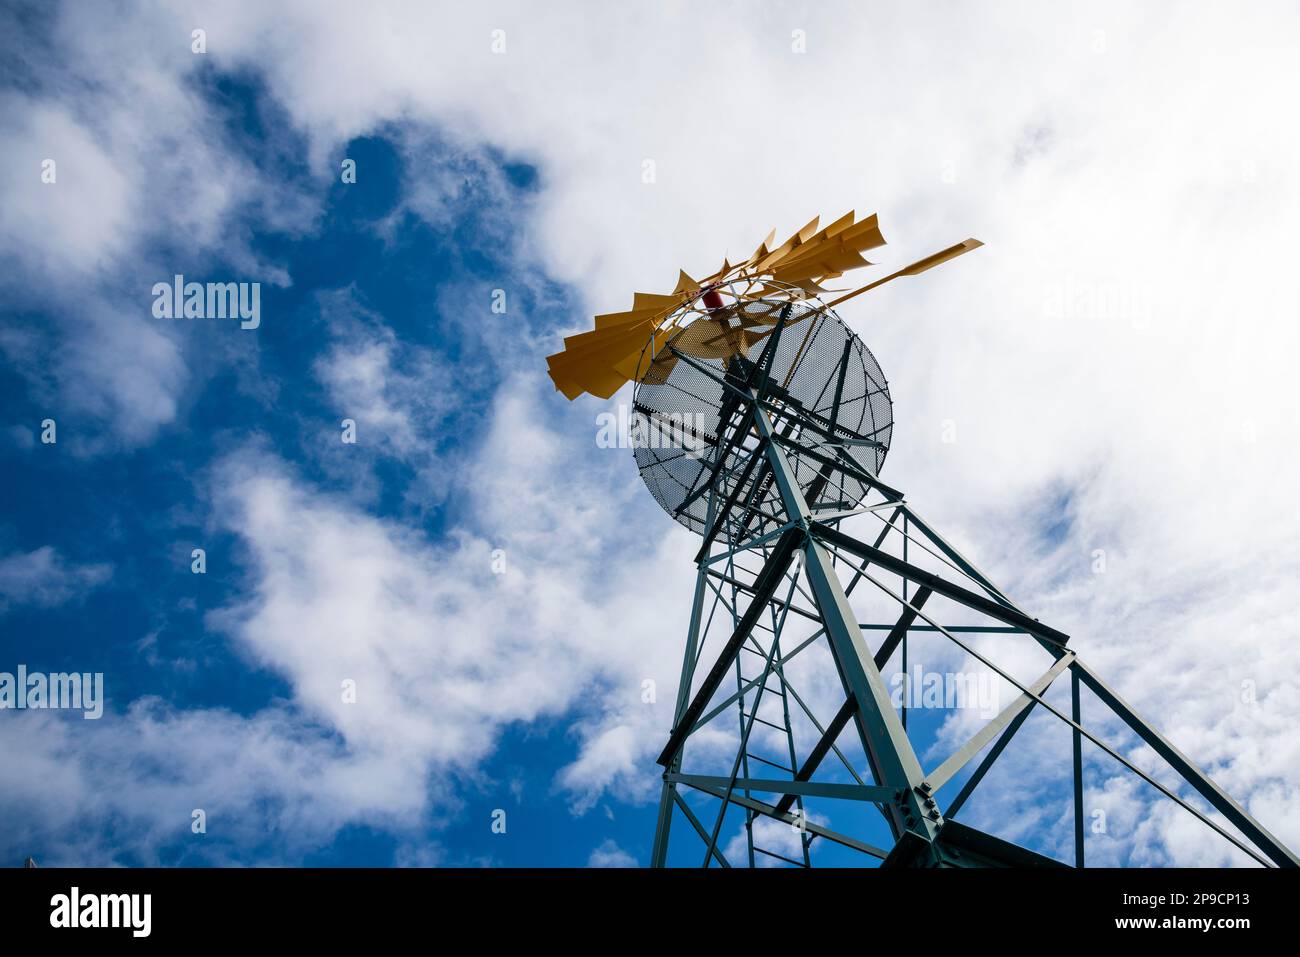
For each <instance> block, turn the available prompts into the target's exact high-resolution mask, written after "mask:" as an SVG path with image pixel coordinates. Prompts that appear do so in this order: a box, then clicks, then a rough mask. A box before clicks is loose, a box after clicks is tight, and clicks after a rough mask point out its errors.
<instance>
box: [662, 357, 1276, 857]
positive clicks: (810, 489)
mask: <svg viewBox="0 0 1300 957" xmlns="http://www.w3.org/2000/svg"><path fill="white" fill-rule="evenodd" d="M778 336H779V331H778ZM776 339H777V336H774V337H773V342H772V343H771V349H770V352H772V353H774V352H775V350H776V348H777V346H776ZM844 355H845V357H846V358H845V364H847V362H848V358H847V357H848V355H849V349H848V348H847V347H846V348H845V351H844ZM676 358H677V360H678V361H679V362H683V363H690V364H693V365H694V366H695V367H696V368H697V370H698V373H699V375H701V376H707V377H709V378H710V379H712V380H714V384H715V385H716V386H717V387H718V388H720V389H721V390H722V391H723V394H725V396H726V399H725V401H724V402H723V405H722V409H721V410H720V416H719V423H718V428H717V431H716V434H710V435H703V436H700V435H696V436H694V437H693V442H694V445H693V446H692V449H691V450H690V452H691V454H693V455H695V456H697V457H699V456H700V455H703V456H704V458H703V461H705V462H707V464H708V466H709V468H708V469H707V470H706V471H705V473H704V474H703V477H702V480H701V481H698V482H697V483H695V484H694V487H692V488H691V489H690V490H689V494H688V495H687V496H686V502H685V504H683V506H682V507H683V508H685V507H686V506H687V505H692V504H693V503H695V502H697V501H699V500H703V501H704V502H706V503H707V510H706V514H707V520H706V526H707V527H706V530H705V532H704V542H703V546H702V548H701V549H700V552H699V554H698V556H697V565H698V574H697V577H696V584H695V593H694V601H693V604H692V610H691V618H690V625H689V629H688V633H687V640H686V648H685V657H684V662H683V666H682V677H681V681H680V684H679V690H678V695H677V699H676V705H675V710H674V721H673V727H672V730H671V732H670V734H669V736H668V741H667V743H666V744H665V746H664V748H663V751H662V753H661V754H660V755H659V758H658V761H659V763H660V764H661V765H662V766H663V768H664V783H663V788H662V792H661V796H660V803H659V815H658V825H657V830H656V835H655V841H654V847H653V852H652V860H651V863H652V865H653V866H657V867H662V866H666V865H670V864H672V865H677V864H684V865H690V866H704V867H710V866H721V867H731V866H744V865H748V866H761V865H777V866H798V867H807V866H812V865H813V864H814V862H816V863H819V864H821V863H827V864H832V865H848V864H852V863H855V862H856V863H865V864H877V865H879V866H884V867H992V866H999V867H1054V866H1055V867H1059V866H1070V865H1073V866H1077V867H1082V866H1084V864H1085V844H1086V843H1087V842H1086V840H1085V835H1086V834H1087V833H1093V834H1103V833H1108V823H1107V821H1106V820H1105V819H1106V814H1107V810H1106V808H1107V806H1110V807H1112V808H1113V806H1114V805H1113V802H1110V801H1108V800H1107V799H1106V795H1105V793H1104V792H1103V789H1102V788H1101V785H1102V784H1103V783H1104V781H1105V780H1106V779H1107V775H1108V771H1110V770H1113V771H1115V772H1116V773H1118V774H1131V775H1132V776H1134V778H1135V779H1136V780H1137V781H1139V782H1142V785H1144V786H1145V792H1143V791H1141V790H1139V791H1138V792H1133V791H1129V792H1126V794H1127V795H1128V797H1127V800H1130V801H1132V800H1133V796H1134V794H1135V793H1136V794H1137V800H1139V801H1141V802H1143V803H1142V804H1141V805H1140V806H1141V807H1144V808H1145V807H1146V804H1145V797H1143V793H1145V795H1146V796H1147V797H1150V798H1152V799H1154V800H1158V801H1161V802H1166V801H1167V802H1171V803H1169V804H1168V805H1167V806H1168V807H1170V808H1173V809H1175V810H1176V809H1177V808H1181V809H1182V810H1181V811H1179V812H1178V813H1182V812H1186V813H1188V814H1190V815H1192V816H1193V817H1195V818H1196V819H1197V820H1199V821H1200V822H1201V824H1202V825H1204V827H1206V828H1207V829H1209V831H1210V832H1213V833H1214V834H1217V835H1218V837H1219V838H1221V839H1222V840H1224V841H1226V842H1227V843H1228V844H1229V845H1231V846H1232V847H1235V848H1236V849H1237V850H1238V851H1240V854H1241V858H1242V860H1243V861H1244V862H1249V861H1251V860H1253V861H1254V862H1256V863H1259V864H1262V865H1266V866H1284V867H1291V866H1296V865H1297V864H1300V861H1298V860H1297V858H1296V856H1295V855H1294V854H1293V853H1292V852H1291V851H1290V850H1288V849H1287V848H1286V847H1285V846H1284V845H1283V844H1282V843H1281V842H1280V841H1279V840H1278V839H1277V838H1275V837H1274V836H1273V835H1272V834H1270V833H1269V832H1268V831H1267V830H1265V829H1264V827H1263V826H1262V825H1260V824H1259V822H1257V821H1256V820H1255V819H1254V818H1253V817H1252V816H1251V815H1250V814H1248V813H1247V812H1246V811H1245V810H1244V809H1243V808H1242V807H1241V806H1240V805H1238V804H1237V802H1236V801H1234V800H1233V799H1232V798H1231V797H1230V796H1229V795H1228V794H1227V793H1225V792H1224V791H1223V790H1222V789H1220V788H1219V787H1218V786H1217V785H1216V784H1215V783H1214V782H1213V781H1211V780H1210V778H1209V777H1208V776H1207V775H1206V774H1205V773H1204V772H1202V771H1201V770H1200V769H1199V768H1198V767H1197V766H1196V765H1195V764H1193V762H1192V761H1191V760H1189V759H1188V758H1187V756H1186V755H1184V754H1183V753H1182V752H1181V751H1179V750H1178V749H1177V748H1176V747H1175V746H1174V745H1173V744H1171V743H1170V742H1169V741H1168V740H1167V739H1165V738H1164V737H1163V736H1162V735H1161V734H1160V733H1159V732H1158V731H1157V730H1155V728H1153V727H1152V726H1151V725H1150V724H1148V723H1147V722H1146V721H1145V720H1143V719H1142V718H1141V717H1140V716H1139V715H1138V714H1137V712H1136V711H1135V710H1134V709H1133V708H1132V707H1131V706H1130V705H1129V704H1128V703H1127V702H1125V701H1124V700H1123V698H1121V697H1120V695H1119V694H1118V693H1117V692H1116V691H1115V690H1114V689H1112V688H1111V687H1110V686H1109V685H1108V684H1106V683H1105V682H1104V681H1103V680H1102V679H1101V678H1100V677H1099V676H1098V675H1097V674H1096V673H1095V672H1094V671H1093V670H1091V669H1090V668H1089V667H1088V666H1087V665H1085V664H1084V663H1083V662H1082V661H1081V660H1080V659H1079V657H1078V656H1077V654H1076V653H1075V651H1074V650H1073V649H1072V648H1071V647H1070V639H1069V636H1068V635H1066V634H1064V633H1063V632H1061V631H1059V630H1057V629H1055V628H1053V627H1051V626H1049V625H1046V624H1043V623H1042V622H1040V621H1039V620H1038V619H1036V618H1035V617H1033V616H1032V615H1031V614H1030V613H1028V612H1027V611H1025V610H1024V609H1022V608H1021V607H1020V606H1018V605H1017V604H1016V603H1015V602H1014V601H1013V600H1012V599H1011V598H1010V597H1009V596H1008V595H1007V594H1005V593H1004V592H1003V591H1002V590H1001V589H999V588H998V586H996V585H995V584H994V583H993V582H992V581H991V580H990V579H989V578H988V576H986V575H985V574H984V573H983V572H981V571H980V570H979V569H978V568H977V567H976V566H975V565H974V564H973V563H972V562H971V561H970V560H968V559H967V558H966V557H965V556H963V555H962V554H961V553H960V552H959V551H958V550H957V549H956V548H954V547H953V546H952V545H951V544H949V543H948V542H947V541H945V540H944V539H943V537H941V536H940V535H939V534H938V532H937V531H936V530H935V529H934V528H933V527H932V526H931V525H930V524H929V523H928V522H927V521H926V520H925V519H924V518H923V517H922V516H921V515H920V514H918V513H917V511H916V510H915V509H914V508H913V507H912V505H911V504H910V503H909V502H908V501H907V500H906V498H905V497H904V495H903V493H902V492H900V491H898V490H897V489H894V488H892V487H890V486H888V485H886V484H885V483H884V482H882V481H881V480H880V479H879V477H878V476H877V475H876V474H873V473H872V472H871V471H870V470H868V469H865V468H863V466H862V464H861V460H860V457H855V456H851V455H849V454H846V452H847V451H849V450H851V449H853V448H854V447H857V446H861V445H862V444H864V443H870V442H872V437H871V436H870V435H864V434H861V433H858V432H854V431H852V430H850V429H846V428H844V427H843V426H842V425H840V424H839V423H838V422H837V416H836V410H838V408H839V407H840V395H839V391H840V390H842V388H843V371H841V381H840V385H839V386H838V388H837V391H836V394H835V402H834V404H833V406H832V407H831V411H829V412H826V411H822V412H816V411H813V409H812V408H810V407H809V406H808V405H807V404H805V403H804V402H801V401H800V400H799V399H798V398H796V397H795V396H794V395H792V394H791V393H790V392H788V391H787V390H786V389H785V388H784V387H783V384H782V383H780V382H778V381H776V379H775V378H774V377H773V376H772V375H771V374H770V368H771V359H770V357H769V353H766V352H765V354H764V358H761V359H760V360H759V361H757V362H751V361H748V360H746V359H745V358H743V357H740V356H737V357H734V358H733V359H732V360H731V362H730V364H729V366H728V368H727V371H726V374H725V376H723V375H720V374H718V373H717V372H716V370H714V369H712V368H710V367H708V366H706V365H705V364H703V363H698V362H696V361H695V360H693V359H692V358H691V357H690V356H687V355H685V354H682V355H678V356H676ZM764 359H766V362H765V361H764ZM700 443H703V445H701V444H700ZM701 449H703V451H702V452H701ZM863 488H866V489H867V490H868V493H867V495H866V497H865V498H862V497H861V496H860V494H859V493H860V491H861V490H862V489H863ZM850 524H852V525H853V527H855V528H856V527H865V528H867V529H868V533H867V534H865V535H864V534H861V533H860V532H859V533H857V534H852V533H850V532H849V531H848V528H849V526H850ZM909 660H910V663H911V664H912V665H913V666H914V667H913V668H912V669H911V670H910V671H909ZM918 663H919V664H918ZM921 665H925V666H926V667H921ZM895 669H898V670H897V671H895ZM918 669H919V670H920V673H921V674H922V675H924V676H927V677H929V676H936V675H937V676H938V677H939V678H940V679H943V678H945V677H948V678H954V679H955V682H956V684H957V690H956V692H955V693H954V692H953V689H952V688H951V687H942V688H941V690H942V692H943V700H944V704H945V705H948V707H942V706H941V707H937V708H936V707H930V706H928V704H931V703H932V702H927V701H926V698H925V695H926V693H928V692H930V691H934V690H935V689H933V688H925V689H918V688H916V687H914V686H913V685H915V684H916V682H913V681H912V675H913V674H915V673H916V672H917V670H918ZM886 673H889V674H891V675H892V678H891V680H890V681H888V682H887V681H886V678H885V674H886ZM935 683H936V684H938V685H940V686H942V685H943V681H942V680H939V681H937V682H935ZM963 685H964V687H965V694H964V698H963V694H962V691H961V688H962V686H963ZM986 688H987V689H996V693H993V694H990V695H983V694H981V692H982V691H983V690H984V689H986ZM917 691H921V692H922V693H921V694H920V695H918V694H917V693H916V692H917ZM972 696H974V699H975V700H974V706H972ZM918 699H919V700H918ZM1085 702H1086V704H1087V708H1088V711H1089V712H1090V713H1089V715H1088V718H1089V720H1088V721H1087V722H1085V721H1084V717H1083V713H1084V705H1085ZM963 704H964V706H963ZM954 705H955V706H954ZM1031 718H1033V719H1034V721H1033V722H1030V719H1031ZM1027 724H1030V725H1031V726H1030V727H1028V728H1026V725H1027ZM850 726H851V730H850ZM909 726H910V727H909ZM1017 735H1019V736H1020V737H1019V739H1018V740H1015V739H1017ZM1067 738H1068V744H1067V741H1066V739H1067ZM918 741H925V742H928V743H927V744H926V745H925V747H923V748H922V749H921V750H920V751H918V745H917V742H918ZM1013 745H1023V746H1024V747H1023V749H1021V750H1023V753H1019V754H1017V752H1018V748H1017V747H1014V746H1013ZM1142 745H1145V748H1146V749H1149V752H1148V751H1145V750H1143V748H1142V747H1141V746H1142ZM1085 756H1086V758H1087V762H1086V764H1085ZM999 771H1002V772H1004V773H1001V774H1000V773H999ZM1085 771H1086V772H1088V774H1087V775H1086V774H1085ZM1089 777H1091V779H1092V780H1093V781H1094V782H1096V784H1097V785H1098V788H1097V790H1096V791H1095V794H1094V795H1093V797H1094V798H1095V802H1094V801H1093V799H1092V798H1090V799H1089V800H1085V795H1086V794H1088V793H1089V792H1088V789H1087V787H1086V783H1087V780H1088V778H1089ZM985 794H987V795H988V798H987V800H984V801H979V802H976V805H975V806H974V810H975V811H976V812H977V813H978V814H979V815H980V816H979V817H978V818H977V820H978V821H979V823H980V824H981V825H982V826H981V827H975V826H972V825H971V824H968V823H966V822H965V821H958V820H956V817H957V815H958V814H959V813H962V812H963V809H965V808H966V807H967V805H968V804H969V803H970V802H971V800H972V798H975V797H976V796H981V797H983V796H984V795H985ZM1090 803H1097V804H1098V807H1096V808H1092V807H1090ZM1110 813H1112V814H1114V813H1115V812H1114V811H1113V810H1112V811H1111V812H1110ZM995 831H997V832H999V833H1000V834H1002V835H1005V836H999V835H998V834H995V833H994V832H995ZM1071 832H1072V833H1071ZM1024 844H1035V845H1036V847H1035V848H1034V849H1031V848H1029V847H1026V846H1023V845H1024ZM1112 847H1113V845H1112ZM1103 850H1105V851H1106V852H1107V853H1110V851H1109V849H1107V848H1103ZM1107 853H1103V855H1102V857H1103V860H1104V861H1105V862H1106V863H1108V864H1111V863H1117V862H1118V861H1116V860H1114V859H1112V858H1110V857H1108V856H1107Z"/></svg>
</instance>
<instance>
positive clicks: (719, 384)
mask: <svg viewBox="0 0 1300 957" xmlns="http://www.w3.org/2000/svg"><path fill="white" fill-rule="evenodd" d="M787 306H789V307H790V309H791V312H790V314H789V316H788V317H787V319H786V321H785V324H784V326H783V328H782V330H781V333H780V335H779V336H778V337H777V346H776V350H775V355H774V356H773V357H772V362H771V369H770V373H769V374H768V376H767V382H768V383H770V384H771V386H774V387H775V388H773V389H771V391H770V396H769V402H770V404H771V406H772V407H771V409H770V410H769V413H768V414H769V418H770V419H771V421H772V424H773V428H774V431H775V432H776V433H777V434H778V435H780V436H781V437H782V439H783V447H784V448H785V453H786V457H787V459H788V460H789V462H790V464H791V465H792V467H793V469H794V472H795V476H796V477H797V479H798V482H799V485H800V487H801V488H802V489H803V492H804V496H805V498H807V499H808V501H809V505H810V506H811V507H812V508H813V509H814V510H819V509H821V510H828V511H829V510H834V509H836V508H839V509H848V508H852V507H853V506H855V505H857V504H858V503H859V502H861V501H862V499H863V498H865V497H866V494H867V491H868V490H869V488H870V486H869V484H868V483H866V482H864V481H863V480H862V479H860V478H855V477H853V476H852V475H851V474H845V472H844V470H842V469H839V468H834V467H829V466H828V460H829V461H834V462H836V463H843V464H845V465H847V466H849V471H850V472H852V471H853V469H855V468H856V469H858V470H861V471H864V472H866V473H868V474H870V475H875V474H878V473H879V471H880V469H881V467H882V466H883V465H884V462H885V454H886V453H887V452H888V450H889V443H890V439H891V437H892V433H893V421H894V420H893V407H892V403H891V400H890V397H889V386H888V383H886V381H885V376H884V373H882V372H881V369H880V365H879V363H877V362H876V359H875V357H874V356H873V355H872V354H871V352H870V350H869V349H867V347H866V346H865V345H864V344H863V343H862V340H860V339H859V338H858V337H857V336H855V335H854V334H853V332H852V331H851V330H850V329H849V328H848V327H847V326H846V325H844V323H843V322H842V321H841V320H840V318H839V317H838V316H836V315H835V314H834V313H833V312H830V311H818V308H817V304H816V303H813V304H809V303H806V302H794V303H789V302H786V301H782V300H769V299H754V300H743V299H739V300H737V301H735V302H733V303H732V304H731V305H728V306H726V307H725V308H721V309H718V310H716V311H715V312H713V313H712V314H711V315H710V316H709V317H708V318H699V319H696V320H695V321H694V322H692V323H691V324H690V325H688V326H686V327H685V328H684V329H682V330H680V331H678V332H676V333H674V334H673V336H672V338H671V339H670V340H669V341H668V343H667V344H665V345H662V346H661V347H660V349H659V351H658V352H657V353H656V354H655V356H654V358H653V362H651V363H650V368H649V371H648V374H647V375H646V376H645V377H644V378H643V379H642V381H641V383H640V385H638V387H637V390H636V393H635V396H634V399H633V402H634V414H633V418H632V423H633V424H632V429H631V438H632V444H633V448H634V450H635V455H636V461H637V467H638V469H639V470H640V472H641V477H642V479H644V481H645V483H646V486H647V487H648V488H649V489H650V493H651V494H652V495H653V496H654V497H655V500H656V501H658V502H659V504H660V505H661V506H663V508H664V510H665V511H666V512H668V514H669V515H671V516H672V517H673V518H675V519H676V520H677V521H679V522H681V523H682V524H683V525H685V526H686V527H687V528H689V529H691V530H692V531H695V532H699V533H700V534H704V533H705V531H706V530H707V529H708V528H709V526H710V524H711V521H710V516H711V512H710V509H711V508H712V509H713V513H712V515H713V518H714V519H715V520H716V519H717V517H718V514H719V513H720V512H721V511H722V509H723V507H724V505H725V504H726V503H728V502H730V503H731V505H730V508H729V509H728V514H727V515H726V516H725V517H723V520H722V524H721V526H720V532H719V538H720V539H721V540H723V541H727V540H731V541H736V542H739V541H742V540H744V539H747V538H750V537H753V536H756V535H762V534H766V532H767V531H768V530H770V529H771V528H773V527H774V526H775V525H776V524H780V523H783V522H784V521H786V520H787V517H786V515H785V509H784V508H783V506H782V502H781V498H780V495H779V492H778V490H777V489H776V487H775V485H774V482H773V477H772V474H771V472H770V470H768V469H767V468H766V466H765V464H764V463H762V462H761V461H756V462H755V463H754V466H752V467H750V468H749V469H746V468H745V466H746V465H747V464H748V462H749V459H750V457H751V453H752V451H753V449H754V448H755V446H756V445H757V442H758V436H757V433H756V432H755V430H754V429H753V427H752V425H750V426H745V423H744V422H743V421H742V419H743V406H744V404H743V403H737V402H735V400H734V398H729V395H731V390H729V389H728V388H727V387H726V386H725V385H724V384H723V383H724V382H726V381H727V377H728V373H729V372H730V373H731V375H732V381H733V383H734V382H735V381H736V379H735V377H736V375H737V370H738V369H743V368H745V363H744V362H743V361H740V360H738V359H737V358H736V357H737V356H742V357H744V359H745V360H748V362H749V363H758V362H759V361H760V358H761V357H762V356H763V353H764V350H765V348H766V347H767V344H768V342H769V341H770V337H771V336H772V333H773V330H774V329H775V327H776V325H777V322H778V317H779V315H780V313H781V311H782V310H783V309H784V308H786V307H787ZM646 361H649V360H648V359H647V360H646ZM720 460H721V467H719V461H720Z"/></svg>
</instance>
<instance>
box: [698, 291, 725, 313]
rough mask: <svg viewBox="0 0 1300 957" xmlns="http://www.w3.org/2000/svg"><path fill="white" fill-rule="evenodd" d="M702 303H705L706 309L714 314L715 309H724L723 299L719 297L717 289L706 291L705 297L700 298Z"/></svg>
mask: <svg viewBox="0 0 1300 957" xmlns="http://www.w3.org/2000/svg"><path fill="white" fill-rule="evenodd" d="M700 302H702V303H704V308H705V309H708V310H709V311H710V312H712V311H713V310H714V309H721V308H722V297H721V296H719V295H718V291H717V290H716V289H706V290H704V295H703V296H701V297H700Z"/></svg>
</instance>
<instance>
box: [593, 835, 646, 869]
mask: <svg viewBox="0 0 1300 957" xmlns="http://www.w3.org/2000/svg"><path fill="white" fill-rule="evenodd" d="M587 866H588V867H636V866H637V862H636V858H635V857H633V856H632V855H631V854H629V853H628V852H627V851H625V850H623V849H622V848H621V847H619V846H618V844H617V843H616V842H615V841H613V840H612V839H611V840H607V841H604V842H603V843H602V844H601V845H600V846H599V847H597V848H596V849H595V850H593V851H592V852H591V856H590V857H589V858H587Z"/></svg>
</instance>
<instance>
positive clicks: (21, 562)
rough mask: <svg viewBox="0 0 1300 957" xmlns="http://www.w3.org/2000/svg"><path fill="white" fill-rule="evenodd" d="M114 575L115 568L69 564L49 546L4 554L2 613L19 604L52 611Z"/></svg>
mask: <svg viewBox="0 0 1300 957" xmlns="http://www.w3.org/2000/svg"><path fill="white" fill-rule="evenodd" d="M112 574H113V567H112V565H109V564H107V563H104V562H88V563H86V564H76V563H70V562H68V561H67V560H66V559H65V558H64V557H63V556H62V555H60V554H59V552H58V550H57V549H55V548H52V547H50V546H49V545H43V546H41V547H40V548H37V549H34V550H33V551H30V552H14V553H12V554H9V555H5V556H3V557H0V613H3V612H5V611H7V610H8V609H9V608H10V607H13V606H16V605H34V606H35V607H37V608H53V607H55V606H56V605H62V604H64V603H65V602H69V601H75V600H77V599H79V598H82V597H84V596H85V593H86V592H88V591H90V590H91V589H93V588H98V587H99V586H100V585H102V584H104V582H106V581H108V579H109V578H110V577H112Z"/></svg>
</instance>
